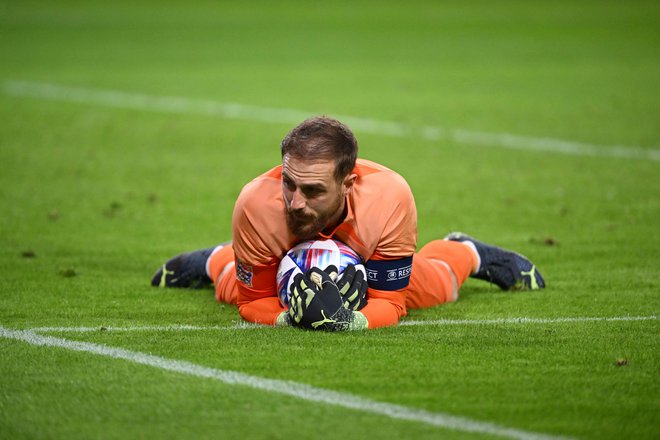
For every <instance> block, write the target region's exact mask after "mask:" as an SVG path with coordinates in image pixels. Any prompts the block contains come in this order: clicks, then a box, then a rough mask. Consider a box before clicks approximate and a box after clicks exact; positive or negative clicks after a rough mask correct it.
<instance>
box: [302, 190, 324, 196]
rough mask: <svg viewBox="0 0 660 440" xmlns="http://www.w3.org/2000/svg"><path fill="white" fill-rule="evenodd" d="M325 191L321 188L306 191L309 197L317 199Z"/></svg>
mask: <svg viewBox="0 0 660 440" xmlns="http://www.w3.org/2000/svg"><path fill="white" fill-rule="evenodd" d="M324 192H325V191H324V190H322V189H321V188H310V189H307V190H305V191H304V193H305V195H306V196H307V197H317V196H320V195H321V194H323V193H324Z"/></svg>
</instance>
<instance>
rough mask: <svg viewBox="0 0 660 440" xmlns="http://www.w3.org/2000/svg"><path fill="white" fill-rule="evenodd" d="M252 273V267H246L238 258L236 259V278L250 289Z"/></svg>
mask: <svg viewBox="0 0 660 440" xmlns="http://www.w3.org/2000/svg"><path fill="white" fill-rule="evenodd" d="M253 275H254V272H253V270H252V266H248V265H247V264H245V263H243V262H242V261H241V260H239V259H238V258H237V259H236V278H237V279H238V281H240V282H241V283H243V284H245V285H246V286H248V287H252V276H253Z"/></svg>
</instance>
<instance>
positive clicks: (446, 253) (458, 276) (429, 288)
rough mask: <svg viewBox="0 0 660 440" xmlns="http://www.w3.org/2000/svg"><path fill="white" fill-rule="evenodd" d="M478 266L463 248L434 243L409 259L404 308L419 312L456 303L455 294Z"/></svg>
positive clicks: (469, 251)
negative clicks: (409, 269) (409, 274)
mask: <svg viewBox="0 0 660 440" xmlns="http://www.w3.org/2000/svg"><path fill="white" fill-rule="evenodd" d="M477 264H478V259H477V257H476V255H475V253H474V252H473V251H472V250H471V249H470V248H469V247H467V246H466V245H464V244H462V243H457V242H453V241H445V240H434V241H432V242H430V243H428V244H427V245H425V246H424V247H422V249H420V251H419V252H418V253H417V254H415V257H414V258H413V267H412V274H411V276H410V284H409V285H408V289H407V295H406V307H407V308H412V309H420V308H424V307H432V306H435V305H438V304H443V303H446V302H451V301H456V300H457V299H458V290H459V289H460V287H461V285H462V284H463V283H464V282H465V280H466V279H467V278H468V276H470V274H471V273H472V271H473V270H474V269H475V267H476V265H477Z"/></svg>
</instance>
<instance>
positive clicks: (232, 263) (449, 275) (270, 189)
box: [152, 117, 545, 331]
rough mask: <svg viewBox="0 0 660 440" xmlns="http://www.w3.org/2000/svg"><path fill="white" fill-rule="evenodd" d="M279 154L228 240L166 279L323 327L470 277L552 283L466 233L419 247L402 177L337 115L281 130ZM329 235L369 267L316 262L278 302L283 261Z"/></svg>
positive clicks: (514, 283)
mask: <svg viewBox="0 0 660 440" xmlns="http://www.w3.org/2000/svg"><path fill="white" fill-rule="evenodd" d="M281 152H282V164H281V165H278V166H276V167H275V168H273V169H271V170H270V171H268V172H266V173H264V174H262V175H261V176H258V177H257V178H256V179H254V180H253V181H252V182H250V183H248V184H247V185H246V186H245V187H244V188H243V190H242V191H241V193H240V195H239V196H238V200H237V201H236V205H235V207H234V213H233V218H232V235H233V240H232V241H231V242H228V243H225V244H223V245H219V246H216V247H210V248H208V249H202V250H198V251H194V252H188V253H184V254H180V255H177V256H176V257H174V258H172V259H170V260H169V261H167V262H166V263H165V264H164V265H163V266H162V267H161V268H160V269H159V270H158V271H157V272H156V274H155V275H154V277H153V279H152V284H153V285H154V286H160V287H192V288H195V287H201V286H203V285H205V284H209V283H211V282H212V283H213V284H214V285H215V289H216V298H217V300H218V301H222V302H225V303H229V304H237V305H238V310H239V313H240V315H241V316H242V317H243V318H244V319H245V320H247V321H250V322H255V323H260V324H268V325H292V326H296V327H302V328H308V329H319V330H330V331H338V330H357V329H367V328H376V327H382V326H388V325H394V324H396V323H397V322H398V321H399V319H400V318H401V317H402V316H405V315H406V310H407V309H408V308H422V307H430V306H435V305H437V304H442V303H445V302H448V301H455V300H456V299H458V292H459V289H460V287H461V285H462V284H463V282H464V281H465V280H466V279H467V278H468V277H469V276H471V277H474V278H479V279H482V280H485V281H488V282H492V283H495V284H497V285H498V286H499V287H500V288H502V289H504V290H531V289H540V288H543V287H545V283H544V280H543V277H542V276H541V274H540V273H539V272H538V270H537V269H536V266H535V265H534V264H532V262H531V261H529V260H528V259H527V258H525V257H523V256H522V255H519V254H517V253H515V252H511V251H508V250H505V249H501V248H498V247H495V246H491V245H488V244H485V243H482V242H480V241H478V240H475V239H473V238H471V237H469V236H467V235H465V234H461V233H451V234H449V235H447V236H446V237H445V238H444V239H441V240H434V241H431V242H430V243H428V244H426V245H425V246H423V247H422V248H421V249H420V251H419V252H417V253H415V249H416V248H417V210H416V207H415V201H414V199H413V195H412V192H411V190H410V187H409V186H408V184H407V183H406V181H405V180H404V179H403V178H402V177H401V176H400V175H398V174H397V173H395V172H394V171H392V170H390V169H388V168H386V167H384V166H382V165H379V164H377V163H374V162H370V161H368V160H364V159H358V158H357V152H358V146H357V141H356V139H355V137H354V135H353V133H352V132H351V130H350V129H349V128H348V127H346V126H345V125H344V124H342V123H341V122H339V121H337V120H334V119H330V118H327V117H315V118H311V119H308V120H306V121H304V122H302V123H301V124H300V125H298V126H297V127H295V128H294V129H293V130H292V131H291V132H290V133H289V134H288V135H287V136H286V137H285V138H284V140H283V141H282V144H281ZM324 238H326V239H327V238H332V239H335V240H338V241H340V242H343V243H345V244H346V245H348V246H349V247H350V248H352V249H353V250H354V251H355V252H357V254H359V255H360V257H361V258H362V260H363V261H364V262H365V266H366V268H367V273H368V274H369V276H368V277H367V278H368V279H367V280H366V282H365V278H364V275H363V273H362V272H361V271H356V270H354V268H352V267H348V268H347V269H346V270H345V275H344V277H343V278H341V281H337V282H335V281H336V280H337V278H336V268H334V267H332V268H329V269H326V270H325V271H322V270H320V269H318V268H312V269H310V270H309V271H308V272H307V273H306V274H299V275H297V276H296V277H295V279H294V282H293V283H292V285H291V292H290V293H291V306H290V307H288V308H287V307H285V306H283V305H282V304H281V303H280V300H279V297H278V293H277V286H276V273H277V268H278V265H279V262H280V260H281V259H282V258H283V256H284V255H285V254H286V252H287V251H288V250H289V249H291V248H292V247H293V246H294V245H296V244H297V243H299V242H301V241H304V240H310V239H324Z"/></svg>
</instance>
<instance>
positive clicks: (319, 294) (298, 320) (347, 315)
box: [289, 267, 368, 331]
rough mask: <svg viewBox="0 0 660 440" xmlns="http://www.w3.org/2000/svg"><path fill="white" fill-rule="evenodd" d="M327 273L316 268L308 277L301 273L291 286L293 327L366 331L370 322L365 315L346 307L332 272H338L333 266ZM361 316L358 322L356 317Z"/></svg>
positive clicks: (290, 308) (290, 310)
mask: <svg viewBox="0 0 660 440" xmlns="http://www.w3.org/2000/svg"><path fill="white" fill-rule="evenodd" d="M326 270H327V272H324V271H322V270H320V269H318V268H316V267H313V268H311V269H310V270H309V271H308V272H307V273H306V274H305V275H302V274H298V275H296V277H295V278H294V280H293V284H292V285H291V298H290V300H289V317H290V319H291V324H292V325H293V326H296V327H302V328H306V329H311V330H329V331H341V330H352V329H355V328H358V327H356V326H355V325H352V324H358V325H359V328H366V327H367V325H368V323H367V322H366V318H364V315H362V313H359V312H352V311H351V310H347V309H346V308H344V298H343V297H342V295H341V293H340V292H339V289H338V288H337V285H336V284H335V283H334V282H333V281H332V278H331V277H330V273H332V272H335V273H336V272H337V268H336V267H330V268H328V269H326ZM358 313H359V315H361V316H360V317H359V319H358V320H357V321H358V322H355V321H356V319H355V318H356V314H358Z"/></svg>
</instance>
